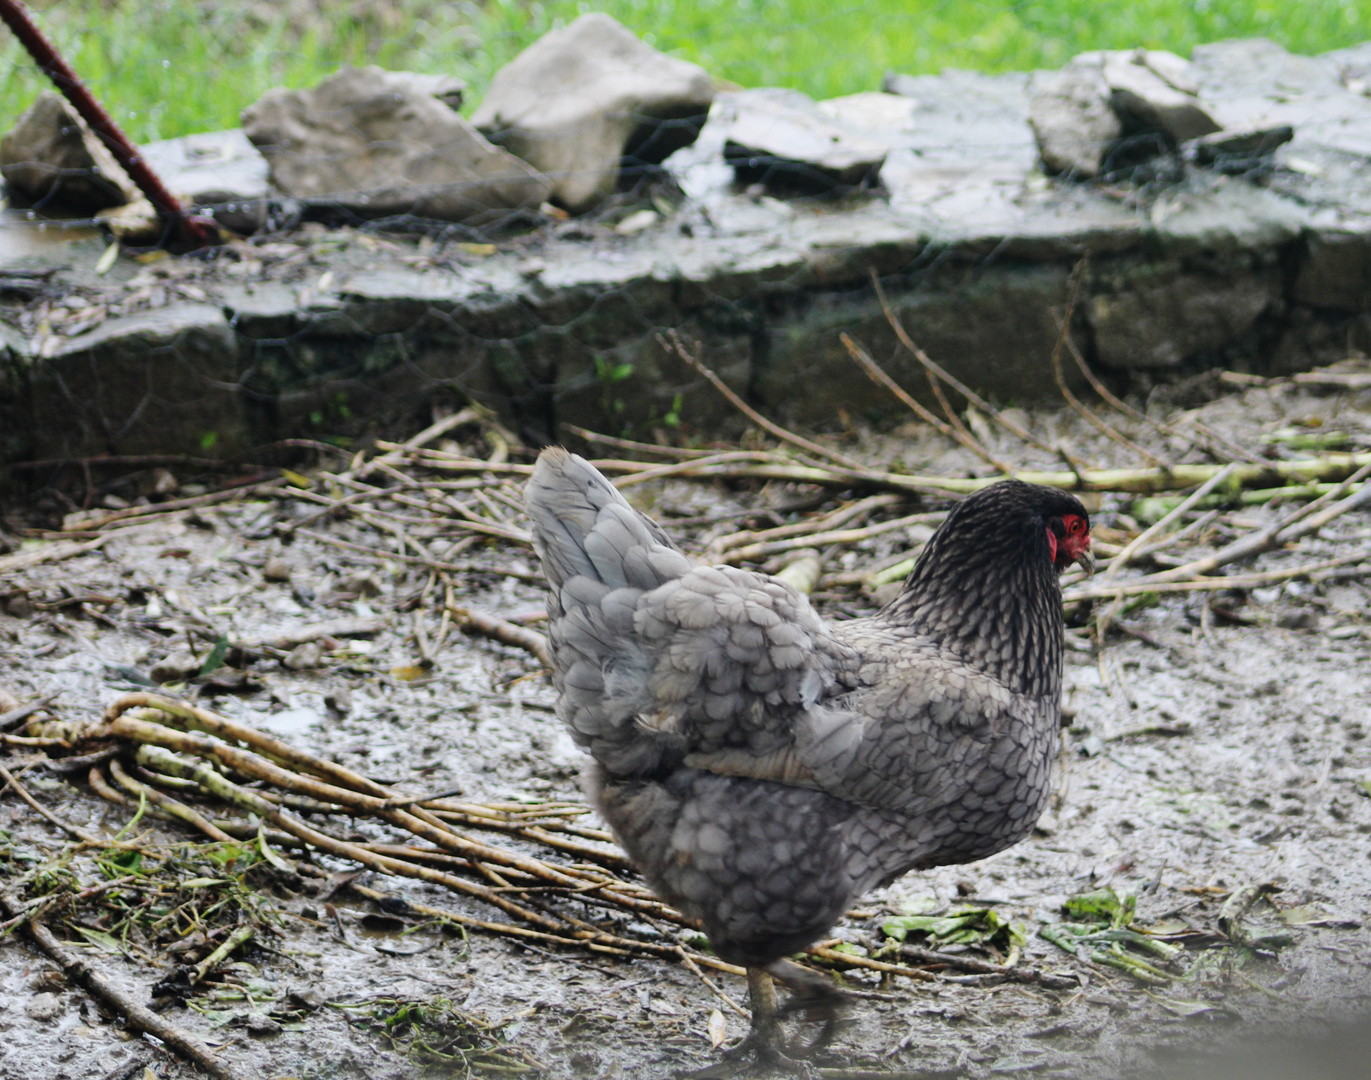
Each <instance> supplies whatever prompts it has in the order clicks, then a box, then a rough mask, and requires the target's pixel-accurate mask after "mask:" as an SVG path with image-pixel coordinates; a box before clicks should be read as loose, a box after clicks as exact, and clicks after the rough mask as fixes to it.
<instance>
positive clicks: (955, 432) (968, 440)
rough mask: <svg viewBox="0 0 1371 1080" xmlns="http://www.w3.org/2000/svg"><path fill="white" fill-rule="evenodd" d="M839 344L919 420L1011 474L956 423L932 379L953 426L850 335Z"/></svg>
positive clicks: (842, 336)
mask: <svg viewBox="0 0 1371 1080" xmlns="http://www.w3.org/2000/svg"><path fill="white" fill-rule="evenodd" d="M839 340H840V341H842V343H843V345H844V347H845V348H846V349H847V351H848V355H850V356H851V357H852V359H853V360H855V361H857V364H858V366H860V367H861V369H862V370H863V371H865V372H866V374H867V376H868V378H870V379H871V381H872V382H874V383H876V384H877V385H879V386H884V387H885V388H886V389H887V390H889V391H890V392H891V393H892V394H894V395H895V397H897V398H898V399H899V400H900V402H901V403H902V404H903V405H905V406H906V407H907V408H908V409H909V410H910V411H911V412H913V413H914V415H915V416H917V417H918V418H919V419H920V420H922V421H923V422H924V423H926V424H930V425H932V426H933V427H934V428H936V429H937V430H938V431H940V432H942V434H944V435H946V436H947V437H948V438H949V439H952V440H954V441H955V442H958V443H960V444H961V445H962V446H964V447H966V448H967V449H968V450H970V451H971V452H972V453H973V454H975V455H976V456H977V457H978V458H980V459H981V460H982V461H986V462H989V463H990V464H991V465H993V466H995V468H997V469H999V470H1000V472H1002V473H1005V474H1008V473H1009V472H1010V468H1009V466H1007V465H1004V464H1002V463H1000V462H999V461H997V460H996V459H995V458H994V457H993V456H992V455H991V453H990V451H989V450H987V449H986V448H985V447H983V446H982V445H981V444H980V443H979V442H977V441H976V440H975V439H974V438H972V437H971V434H970V433H969V432H968V431H967V430H966V428H965V427H963V426H962V424H961V421H960V420H957V419H956V414H955V413H953V412H952V411H951V410H952V407H951V406H950V405H949V404H948V402H947V398H946V397H945V396H944V395H943V392H942V389H941V387H940V386H939V385H938V383H937V382H935V381H933V378H932V375H930V376H929V385H931V386H932V387H933V392H934V394H935V396H936V397H937V398H938V403H939V404H940V405H942V407H943V411H944V412H946V413H948V414H949V415H948V420H949V421H951V423H949V422H947V421H944V420H940V419H939V418H938V417H937V416H935V415H934V414H933V413H932V411H930V410H929V409H926V408H924V406H923V405H921V404H920V403H919V402H918V401H916V400H915V399H914V398H913V397H912V396H911V395H910V394H909V393H907V392H906V391H905V389H904V387H902V386H901V385H900V384H899V383H897V382H896V381H895V380H894V379H892V378H891V377H890V376H889V375H887V374H886V372H885V370H884V369H883V368H882V367H881V366H880V365H879V364H878V363H876V361H875V360H873V359H872V357H871V354H870V353H868V352H867V351H866V350H865V349H863V348H862V347H861V346H860V345H858V344H857V343H856V342H855V341H853V340H852V339H851V338H850V337H848V336H847V334H840V335H839Z"/></svg>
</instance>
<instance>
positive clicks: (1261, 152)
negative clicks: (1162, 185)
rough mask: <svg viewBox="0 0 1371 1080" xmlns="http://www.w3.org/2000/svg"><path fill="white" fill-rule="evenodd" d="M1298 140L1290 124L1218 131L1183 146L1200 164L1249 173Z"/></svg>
mask: <svg viewBox="0 0 1371 1080" xmlns="http://www.w3.org/2000/svg"><path fill="white" fill-rule="evenodd" d="M1294 137H1295V129H1294V128H1292V127H1291V126H1290V125H1289V124H1280V125H1278V126H1276V127H1258V128H1248V129H1246V130H1242V131H1216V132H1214V133H1213V134H1210V135H1202V136H1200V137H1199V138H1198V139H1191V140H1190V141H1189V142H1187V143H1186V144H1185V145H1184V146H1183V147H1181V151H1182V153H1183V154H1184V155H1185V157H1187V158H1189V159H1191V160H1193V161H1194V162H1195V163H1196V164H1198V165H1208V166H1210V167H1212V168H1215V169H1217V170H1218V171H1219V172H1225V173H1234V172H1246V171H1248V170H1249V169H1251V168H1253V167H1255V166H1256V165H1258V164H1260V163H1261V161H1262V159H1264V158H1269V157H1270V156H1271V155H1272V154H1273V153H1275V151H1276V148H1277V147H1279V146H1284V145H1285V144H1286V143H1288V142H1289V141H1290V140H1291V139H1293V138H1294Z"/></svg>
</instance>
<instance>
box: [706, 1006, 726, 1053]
mask: <svg viewBox="0 0 1371 1080" xmlns="http://www.w3.org/2000/svg"><path fill="white" fill-rule="evenodd" d="M727 1038H728V1021H727V1020H725V1019H724V1014H723V1013H721V1012H720V1011H719V1010H718V1009H714V1010H713V1011H712V1012H711V1013H710V1014H709V1044H710V1046H712V1047H714V1049H715V1050H717V1049H719V1047H721V1046H723V1044H724V1040H725V1039H727Z"/></svg>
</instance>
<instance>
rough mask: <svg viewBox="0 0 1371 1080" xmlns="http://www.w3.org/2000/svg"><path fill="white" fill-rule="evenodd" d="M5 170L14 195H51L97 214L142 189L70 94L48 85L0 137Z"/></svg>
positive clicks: (35, 199)
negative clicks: (73, 103) (74, 105)
mask: <svg viewBox="0 0 1371 1080" xmlns="http://www.w3.org/2000/svg"><path fill="white" fill-rule="evenodd" d="M0 176H3V177H4V178H5V187H6V191H7V193H8V195H9V198H10V199H11V201H18V202H25V203H40V202H45V201H47V200H49V199H52V200H55V201H57V202H60V203H61V204H62V205H63V206H64V207H65V208H66V209H68V210H72V211H75V212H78V213H82V214H93V213H95V212H96V211H97V210H103V209H105V208H106V207H111V206H122V205H123V204H124V203H126V202H128V201H130V200H131V199H132V198H134V196H135V195H136V194H137V188H135V187H134V185H133V181H131V180H130V179H129V178H128V175H127V174H126V173H125V172H124V170H123V169H122V168H120V166H119V163H118V162H117V161H115V160H114V155H113V154H111V153H110V152H109V150H108V149H106V147H105V144H104V143H102V142H101V141H100V140H99V139H97V138H96V137H95V135H94V134H93V133H92V132H91V130H90V128H88V127H87V126H86V123H85V121H84V120H82V119H81V118H80V117H79V116H78V115H77V114H76V110H75V109H73V108H72V107H71V106H70V105H69V104H67V101H66V99H65V98H63V97H62V95H61V94H58V93H57V92H56V91H54V90H45V91H43V93H41V94H39V95H38V99H37V100H36V101H34V103H33V104H32V105H30V106H29V107H28V109H27V111H25V113H24V114H23V115H22V116H20V117H19V121H18V123H16V124H15V125H14V127H13V128H11V129H10V131H9V133H8V134H6V135H5V136H4V138H0Z"/></svg>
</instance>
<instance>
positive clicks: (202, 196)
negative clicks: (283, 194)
mask: <svg viewBox="0 0 1371 1080" xmlns="http://www.w3.org/2000/svg"><path fill="white" fill-rule="evenodd" d="M139 150H140V152H141V153H142V154H143V156H144V158H145V159H146V160H147V163H148V164H149V165H150V166H151V167H152V170H153V171H154V172H155V173H157V175H158V176H159V177H161V178H162V182H163V183H164V184H165V185H166V186H167V188H168V190H170V191H171V192H172V193H173V194H174V195H176V196H178V197H179V198H182V199H184V200H185V201H186V202H188V203H189V204H190V205H191V206H193V207H194V208H195V210H196V212H197V213H201V214H204V215H205V216H207V217H212V218H213V219H214V220H215V221H217V222H218V223H219V224H220V225H222V226H224V228H226V229H230V230H232V231H233V232H236V233H244V234H246V233H251V232H255V231H256V230H257V229H260V228H261V227H262V226H263V225H264V224H265V223H266V220H267V213H268V209H269V200H268V197H267V196H268V185H267V172H268V170H267V159H266V158H265V157H263V156H262V153H261V151H259V150H258V149H257V147H255V146H253V145H252V142H251V141H250V140H249V139H248V137H247V135H246V134H245V133H244V132H243V130H242V129H241V128H233V129H230V130H228V131H208V132H202V133H199V134H196V135H185V136H183V137H181V138H179V139H165V140H163V141H161V142H155V143H149V144H148V145H146V146H143V147H140V148H139Z"/></svg>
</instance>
